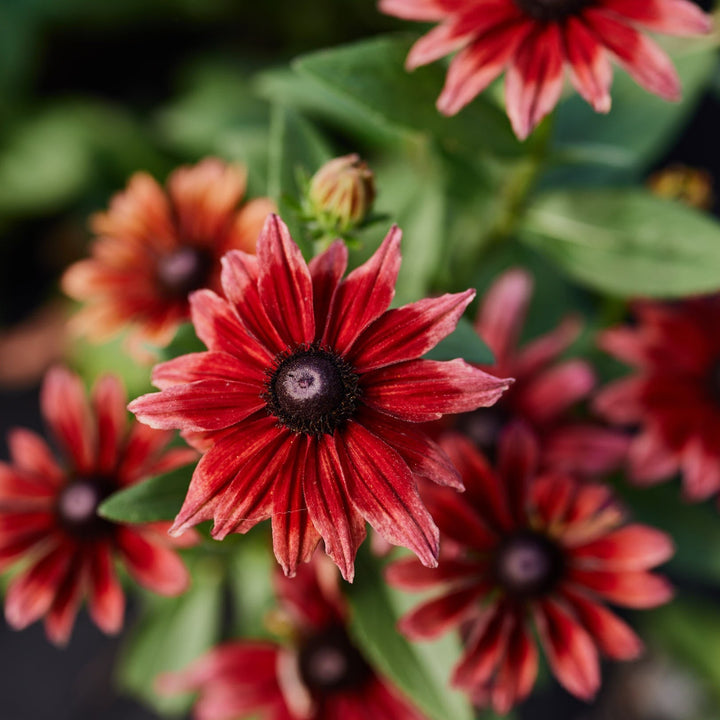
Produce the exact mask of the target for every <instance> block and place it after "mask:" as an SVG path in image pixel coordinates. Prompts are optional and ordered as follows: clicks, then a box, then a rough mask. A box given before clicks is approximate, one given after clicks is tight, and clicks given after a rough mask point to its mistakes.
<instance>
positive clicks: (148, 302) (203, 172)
mask: <svg viewBox="0 0 720 720" xmlns="http://www.w3.org/2000/svg"><path fill="white" fill-rule="evenodd" d="M245 176H246V173H245V169H244V168H242V167H240V166H236V165H228V164H226V163H224V162H223V161H222V160H219V159H217V158H207V159H205V160H202V161H201V162H199V163H198V164H197V165H194V166H184V167H180V168H178V169H177V170H175V171H174V172H173V173H172V174H171V175H170V177H169V178H168V181H167V184H166V190H163V188H162V187H160V185H159V184H158V183H157V182H156V181H155V180H154V179H153V178H152V177H150V176H149V175H148V174H147V173H142V172H141V173H136V174H135V175H133V176H132V177H131V178H130V182H129V183H128V186H127V188H126V189H125V190H124V191H123V192H120V193H118V194H117V195H116V196H115V197H114V198H113V199H112V200H111V202H110V207H109V209H108V210H107V212H103V213H98V214H97V215H95V216H94V217H93V218H92V220H91V227H92V230H93V232H94V233H95V234H96V235H98V238H97V240H96V241H95V242H94V244H93V246H92V249H91V257H90V258H89V259H85V260H80V261H79V262H76V263H75V264H74V265H72V266H71V267H70V268H68V270H67V271H66V272H65V275H64V276H63V278H62V288H63V290H64V291H65V292H66V293H67V294H68V295H70V296H71V297H73V298H75V299H76V300H80V301H81V302H83V303H85V305H84V307H83V308H82V309H81V311H80V312H79V313H78V315H77V316H76V317H75V318H74V326H75V329H76V330H77V331H78V332H79V333H81V334H85V335H88V336H89V337H91V338H92V339H94V340H96V341H101V340H104V339H106V338H107V337H109V336H110V335H113V334H115V333H116V332H117V331H118V330H120V329H121V328H123V327H125V326H128V325H130V326H132V328H133V332H132V335H131V340H132V341H133V345H135V347H137V345H138V344H139V343H150V344H152V345H156V346H159V347H162V346H164V345H167V344H168V343H169V342H170V340H171V339H172V337H173V335H174V334H175V331H176V329H177V327H178V325H179V324H180V323H182V322H183V321H185V320H186V319H187V318H188V317H189V309H188V300H187V297H188V294H189V293H190V292H192V291H193V290H197V289H199V288H204V287H209V288H215V289H217V288H218V287H219V275H220V263H219V259H220V257H221V256H222V255H223V254H224V253H226V252H227V251H228V250H231V249H239V250H244V251H245V252H251V253H252V252H254V250H255V241H256V238H257V235H258V233H259V232H260V229H261V228H262V224H263V222H264V220H265V218H266V217H267V215H268V213H270V212H272V211H273V210H274V205H273V203H272V201H271V200H269V199H268V198H257V199H255V200H251V201H250V202H246V203H244V204H243V205H241V206H240V207H238V206H239V205H240V201H241V200H242V197H243V195H244V193H245Z"/></svg>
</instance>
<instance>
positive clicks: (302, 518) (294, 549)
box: [272, 442, 320, 577]
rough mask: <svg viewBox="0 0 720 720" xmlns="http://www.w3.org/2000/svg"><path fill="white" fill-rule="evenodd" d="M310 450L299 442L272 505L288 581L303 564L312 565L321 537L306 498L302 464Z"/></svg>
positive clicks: (275, 541) (275, 542) (276, 542)
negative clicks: (310, 513) (310, 563)
mask: <svg viewBox="0 0 720 720" xmlns="http://www.w3.org/2000/svg"><path fill="white" fill-rule="evenodd" d="M305 452H306V447H305V443H303V442H295V443H293V445H292V448H291V451H290V452H289V453H288V454H287V457H286V459H285V460H284V461H283V465H284V466H286V467H287V468H290V472H288V473H287V474H286V475H285V477H284V479H283V482H280V483H276V488H275V492H274V493H273V501H272V513H273V515H272V538H273V551H274V552H275V557H276V558H277V561H278V562H279V563H280V565H281V566H282V569H283V571H284V572H285V574H286V575H287V576H288V577H293V576H294V575H295V572H296V570H297V566H298V565H299V564H300V563H306V562H310V558H311V557H312V555H313V553H314V552H315V548H316V547H317V544H318V542H319V541H320V535H318V532H317V531H316V529H315V527H314V525H313V523H312V522H311V521H310V517H308V514H309V513H308V507H307V506H308V504H309V500H307V499H306V497H305V496H304V494H303V473H302V470H301V465H300V463H301V462H303V461H304V459H305V457H304V456H305Z"/></svg>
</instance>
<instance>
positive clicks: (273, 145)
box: [268, 105, 333, 243]
mask: <svg viewBox="0 0 720 720" xmlns="http://www.w3.org/2000/svg"><path fill="white" fill-rule="evenodd" d="M332 155H333V153H332V151H331V149H330V147H329V145H328V144H327V142H326V141H325V139H324V138H323V137H322V135H321V134H320V133H319V132H318V131H317V130H316V129H315V127H314V126H313V125H312V123H310V122H309V121H308V120H306V119H305V118H304V117H303V116H302V115H300V114H299V113H298V112H296V111H295V110H293V109H292V108H288V107H285V106H283V105H276V106H274V107H273V109H272V114H271V120H270V145H269V162H268V195H269V196H270V197H271V198H273V199H274V200H275V202H277V204H278V208H279V210H280V215H281V216H282V218H283V220H285V222H286V223H287V225H288V227H289V228H290V234H291V235H292V236H293V239H294V240H295V242H297V243H302V242H303V239H304V238H303V236H302V228H301V227H300V223H299V222H298V220H297V213H296V212H295V211H294V209H293V206H292V202H293V201H295V202H298V195H299V192H300V188H299V187H298V184H297V173H298V170H299V169H302V170H305V172H306V173H307V174H309V175H311V174H312V173H314V172H315V171H316V170H317V169H318V168H319V167H320V166H321V165H322V164H323V163H324V162H325V161H326V160H329V159H330V158H331V157H332ZM288 200H289V201H290V202H288Z"/></svg>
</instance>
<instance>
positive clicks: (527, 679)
mask: <svg viewBox="0 0 720 720" xmlns="http://www.w3.org/2000/svg"><path fill="white" fill-rule="evenodd" d="M537 671H538V651H537V646H536V645H535V643H534V642H533V640H531V639H530V637H528V632H527V629H526V628H525V626H524V624H523V623H519V622H518V623H516V624H515V626H514V627H513V630H512V633H511V635H510V638H509V640H508V645H507V652H506V653H505V657H504V658H503V661H502V664H501V665H500V668H499V670H498V672H497V675H496V677H495V681H494V683H493V687H492V692H491V697H492V705H493V708H494V710H495V712H497V713H498V714H500V715H506V714H507V713H508V712H510V710H511V708H512V707H513V705H515V704H516V703H518V702H520V701H521V700H524V699H525V698H526V697H527V696H528V695H529V694H530V691H531V690H532V687H533V685H534V684H535V679H536V678H537Z"/></svg>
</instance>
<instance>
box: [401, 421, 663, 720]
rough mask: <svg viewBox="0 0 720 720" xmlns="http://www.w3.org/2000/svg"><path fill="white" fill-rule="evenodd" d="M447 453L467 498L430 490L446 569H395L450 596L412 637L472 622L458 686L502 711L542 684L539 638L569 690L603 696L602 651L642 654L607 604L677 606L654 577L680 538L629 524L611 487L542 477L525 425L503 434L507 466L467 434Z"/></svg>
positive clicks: (416, 620) (418, 613)
mask: <svg viewBox="0 0 720 720" xmlns="http://www.w3.org/2000/svg"><path fill="white" fill-rule="evenodd" d="M443 447H444V449H445V450H446V451H447V452H448V454H449V455H450V457H451V459H452V461H453V462H454V463H455V465H456V466H457V467H458V469H459V470H460V474H461V476H462V479H463V482H464V483H465V486H466V488H467V491H466V492H465V494H463V495H459V494H457V493H447V492H445V491H444V490H443V489H439V488H433V487H428V488H427V494H424V498H425V500H426V502H427V503H428V507H429V508H430V509H431V511H432V512H433V516H434V517H435V518H436V520H437V522H438V525H439V526H440V530H441V533H442V538H443V557H442V558H441V561H440V565H439V566H438V568H437V569H436V570H428V569H426V568H423V567H421V566H420V565H419V564H418V563H417V562H416V561H415V560H414V559H412V558H410V559H406V560H400V561H398V562H396V563H394V564H393V565H391V566H390V567H389V568H388V580H389V581H390V582H391V583H392V584H394V585H396V586H398V587H401V588H405V589H408V590H421V589H432V588H436V589H439V590H440V595H439V596H437V597H436V598H434V599H432V600H430V601H428V602H425V603H424V604H422V605H420V606H419V607H418V608H416V609H415V610H413V611H412V612H410V613H409V614H408V615H406V616H405V617H403V618H402V619H401V621H400V629H401V631H402V632H404V633H405V634H406V635H408V636H409V637H410V638H412V639H421V638H430V637H434V636H436V635H439V634H441V633H443V632H445V631H446V630H448V629H449V628H451V627H453V626H459V627H461V628H462V629H463V632H464V641H465V651H464V654H463V656H462V658H461V660H460V662H459V664H458V665H457V666H456V667H455V670H454V674H453V684H454V685H456V686H458V687H460V688H463V689H465V690H466V691H467V692H469V693H470V694H471V696H472V697H473V699H474V700H475V702H477V703H478V704H481V705H485V704H488V703H491V704H492V705H493V707H494V708H495V710H496V711H498V712H500V713H505V712H507V711H508V710H509V709H510V708H511V707H512V706H513V705H514V704H515V703H516V702H518V701H520V700H522V699H523V698H525V697H526V696H527V695H528V694H529V693H530V690H531V689H532V686H533V684H534V682H535V677H536V674H537V663H538V657H537V648H536V645H535V641H534V639H533V638H534V632H537V634H538V637H539V640H540V644H541V645H542V647H543V650H544V652H545V655H546V657H547V659H548V662H549V665H550V668H551V670H552V672H553V673H554V674H555V676H556V677H557V678H558V680H559V681H560V682H561V683H562V685H564V686H565V687H566V688H567V689H568V690H569V691H570V692H571V693H573V694H574V695H577V696H578V697H581V698H584V699H589V698H591V697H592V696H593V695H594V694H595V692H596V691H597V689H598V687H599V685H600V668H599V662H598V650H600V651H602V652H603V653H604V654H605V655H607V656H609V657H611V658H613V659H618V660H626V659H631V658H634V657H636V656H637V655H638V654H639V653H640V652H641V643H640V640H639V639H638V637H637V636H636V635H635V633H634V632H633V631H632V630H631V629H630V628H629V627H628V626H627V625H626V624H625V623H624V622H623V621H621V620H620V619H619V618H618V617H617V616H616V615H615V614H613V613H612V612H610V611H609V610H608V609H607V608H606V607H605V606H604V604H603V602H602V601H603V600H610V601H611V602H614V603H616V604H618V605H624V606H627V607H635V608H641V607H652V606H655V605H659V604H660V603H663V602H666V601H667V600H668V599H669V598H670V595H671V590H670V587H669V585H668V584H667V582H666V581H665V580H664V579H662V578H661V577H659V576H657V575H654V574H652V573H650V572H648V570H649V569H650V568H652V567H654V566H655V565H658V564H659V563H661V562H663V561H665V560H666V559H667V558H668V557H670V555H671V554H672V542H671V540H670V538H669V537H668V536H667V535H665V534H664V533H661V532H659V531H657V530H654V529H652V528H649V527H645V526H643V525H626V524H623V517H622V513H621V512H620V510H619V508H618V507H617V506H616V505H615V504H614V503H613V501H612V498H611V494H610V491H609V489H608V488H607V487H606V486H604V485H599V484H579V483H577V482H575V481H574V480H573V479H571V478H570V477H569V476H566V475H559V474H545V475H541V476H536V475H535V472H536V465H537V446H536V444H535V442H534V440H533V437H532V435H531V434H530V433H528V432H527V431H525V430H524V429H522V426H513V427H511V428H509V429H508V430H507V431H506V432H505V433H504V434H503V437H502V440H501V445H500V457H499V461H498V464H497V468H496V469H495V470H492V469H491V468H490V467H489V466H488V465H487V463H486V462H485V460H484V458H483V457H482V456H481V455H480V454H479V453H478V452H477V451H476V450H475V449H474V448H473V446H472V445H471V444H470V443H469V442H468V441H467V440H466V439H464V438H462V437H461V436H457V437H455V438H448V439H446V440H445V441H444V443H443Z"/></svg>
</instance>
